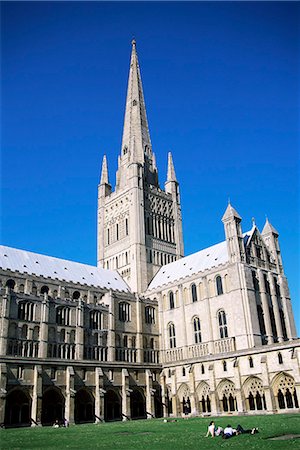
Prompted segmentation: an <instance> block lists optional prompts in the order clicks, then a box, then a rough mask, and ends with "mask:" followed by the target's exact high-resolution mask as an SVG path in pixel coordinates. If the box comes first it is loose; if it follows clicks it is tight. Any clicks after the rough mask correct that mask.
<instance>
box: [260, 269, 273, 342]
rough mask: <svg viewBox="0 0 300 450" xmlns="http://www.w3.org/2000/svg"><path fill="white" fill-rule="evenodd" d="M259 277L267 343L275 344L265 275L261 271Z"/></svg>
mask: <svg viewBox="0 0 300 450" xmlns="http://www.w3.org/2000/svg"><path fill="white" fill-rule="evenodd" d="M258 277H259V290H260V296H261V302H262V309H263V313H264V322H265V328H266V337H267V342H268V344H273V342H274V337H273V332H272V326H271V318H270V311H269V302H268V297H267V293H266V287H265V280H264V275H263V272H262V271H261V270H258Z"/></svg>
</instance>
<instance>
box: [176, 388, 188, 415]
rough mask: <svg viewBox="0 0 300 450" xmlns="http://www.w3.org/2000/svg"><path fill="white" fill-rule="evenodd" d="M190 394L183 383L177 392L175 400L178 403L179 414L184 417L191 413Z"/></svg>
mask: <svg viewBox="0 0 300 450" xmlns="http://www.w3.org/2000/svg"><path fill="white" fill-rule="evenodd" d="M190 398H191V394H190V389H189V387H188V385H187V384H186V383H183V384H182V385H181V386H180V388H179V389H178V391H177V399H178V401H179V403H180V407H181V412H182V413H183V414H185V415H187V414H189V413H190V412H191V401H190Z"/></svg>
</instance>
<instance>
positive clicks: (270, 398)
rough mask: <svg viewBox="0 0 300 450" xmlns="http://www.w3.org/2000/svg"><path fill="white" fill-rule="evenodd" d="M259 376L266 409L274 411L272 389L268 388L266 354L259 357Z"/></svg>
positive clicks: (268, 378) (274, 400)
mask: <svg viewBox="0 0 300 450" xmlns="http://www.w3.org/2000/svg"><path fill="white" fill-rule="evenodd" d="M261 378H262V382H263V388H264V394H265V399H266V405H267V411H268V412H271V413H274V412H275V411H276V409H277V407H276V399H275V397H274V394H273V390H272V389H271V388H270V377H269V369H268V362H267V357H266V355H263V356H262V357H261Z"/></svg>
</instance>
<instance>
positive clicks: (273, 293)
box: [268, 273, 283, 342]
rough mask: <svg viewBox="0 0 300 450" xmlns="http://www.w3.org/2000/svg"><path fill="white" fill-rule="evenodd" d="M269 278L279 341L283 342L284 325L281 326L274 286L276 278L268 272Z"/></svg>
mask: <svg viewBox="0 0 300 450" xmlns="http://www.w3.org/2000/svg"><path fill="white" fill-rule="evenodd" d="M268 278H269V283H270V289H271V299H272V304H273V310H274V316H275V323H276V330H277V337H278V342H283V331H282V326H281V319H280V312H279V305H278V298H277V293H276V289H275V286H274V278H273V276H272V274H271V273H268Z"/></svg>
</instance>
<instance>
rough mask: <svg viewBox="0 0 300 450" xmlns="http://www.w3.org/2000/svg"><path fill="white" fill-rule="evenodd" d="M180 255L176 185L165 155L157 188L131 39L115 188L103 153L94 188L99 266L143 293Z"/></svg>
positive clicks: (171, 168) (178, 202)
mask: <svg viewBox="0 0 300 450" xmlns="http://www.w3.org/2000/svg"><path fill="white" fill-rule="evenodd" d="M182 256H183V238H182V220H181V208H180V195H179V185H178V182H177V179H176V175H175V169H174V165H173V160H172V155H171V153H169V155H168V172H167V181H166V183H165V190H163V189H161V188H160V186H159V182H158V173H157V167H156V162H155V155H154V153H153V151H152V145H151V140H150V134H149V127H148V121H147V115H146V107H145V101H144V95H143V88H142V80H141V74H140V69H139V63H138V57H137V52H136V43H135V41H132V52H131V61H130V69H129V79H128V88H127V99H126V108H125V117H124V128H123V138H122V147H121V154H120V155H119V158H118V170H117V173H116V187H115V190H114V191H112V188H111V186H110V184H109V179H108V168H107V161H106V157H105V156H104V158H103V163H102V173H101V180H100V184H99V187H98V266H101V267H104V268H109V269H117V270H118V271H119V273H120V274H121V275H122V277H123V278H124V279H125V280H126V281H127V283H128V284H129V285H130V287H131V289H132V290H133V291H134V292H144V291H145V290H146V289H147V286H148V284H149V282H150V281H151V279H152V278H153V276H154V275H155V274H156V272H157V271H158V269H159V268H160V267H161V266H162V265H164V264H166V263H169V262H172V261H175V260H176V259H178V258H181V257H182Z"/></svg>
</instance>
